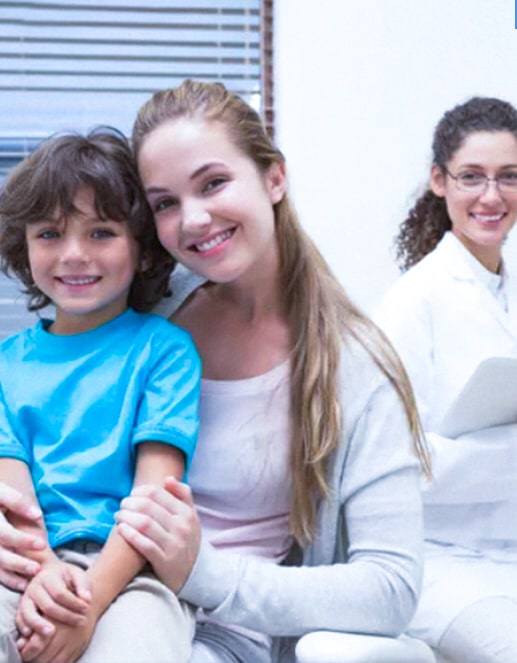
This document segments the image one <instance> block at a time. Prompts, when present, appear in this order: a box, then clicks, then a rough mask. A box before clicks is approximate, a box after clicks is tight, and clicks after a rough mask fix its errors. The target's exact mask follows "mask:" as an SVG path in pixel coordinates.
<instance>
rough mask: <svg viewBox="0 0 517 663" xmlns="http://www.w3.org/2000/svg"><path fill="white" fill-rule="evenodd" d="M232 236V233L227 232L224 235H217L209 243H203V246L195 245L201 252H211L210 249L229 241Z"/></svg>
mask: <svg viewBox="0 0 517 663" xmlns="http://www.w3.org/2000/svg"><path fill="white" fill-rule="evenodd" d="M231 236H232V231H231V230H225V231H224V232H223V233H221V234H220V235H217V237H213V238H212V239H210V240H209V241H208V242H201V244H195V247H196V249H197V250H198V251H200V252H203V251H209V250H210V249H213V248H214V247H215V246H218V245H219V244H222V243H223V242H224V241H225V240H227V239H228V238H229V237H231Z"/></svg>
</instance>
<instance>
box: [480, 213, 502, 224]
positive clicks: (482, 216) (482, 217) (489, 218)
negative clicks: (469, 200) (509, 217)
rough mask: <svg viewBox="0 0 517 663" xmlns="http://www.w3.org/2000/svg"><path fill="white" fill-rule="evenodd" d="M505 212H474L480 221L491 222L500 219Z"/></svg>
mask: <svg viewBox="0 0 517 663" xmlns="http://www.w3.org/2000/svg"><path fill="white" fill-rule="evenodd" d="M503 216H504V214H474V218H475V219H477V220H478V221H484V222H486V223H490V222H492V221H500V220H501V219H502V218H503Z"/></svg>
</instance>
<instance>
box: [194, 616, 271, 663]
mask: <svg viewBox="0 0 517 663" xmlns="http://www.w3.org/2000/svg"><path fill="white" fill-rule="evenodd" d="M251 662H253V663H271V650H270V646H269V645H268V644H266V643H265V642H259V641H256V640H254V639H252V638H249V637H247V636H246V635H244V634H241V633H239V632H236V631H234V630H232V629H230V628H226V627H225V626H223V625H220V624H214V623H211V622H206V623H202V624H198V625H197V627H196V637H195V640H194V644H193V649H192V658H191V659H190V663H251Z"/></svg>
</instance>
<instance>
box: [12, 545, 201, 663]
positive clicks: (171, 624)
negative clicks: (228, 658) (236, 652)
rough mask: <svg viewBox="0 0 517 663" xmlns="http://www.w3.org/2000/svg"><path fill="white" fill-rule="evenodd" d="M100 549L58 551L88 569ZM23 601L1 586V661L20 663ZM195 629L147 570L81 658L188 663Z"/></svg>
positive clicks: (186, 610) (85, 662) (185, 609)
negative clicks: (18, 625) (19, 625)
mask: <svg viewBox="0 0 517 663" xmlns="http://www.w3.org/2000/svg"><path fill="white" fill-rule="evenodd" d="M80 549H82V550H84V552H83V551H80ZM98 550H99V546H97V545H96V544H89V543H84V544H83V543H81V544H76V545H74V550H69V549H64V548H60V549H59V550H58V551H56V552H57V554H58V556H59V557H60V559H62V560H63V561H65V562H69V563H71V564H75V565H76V566H78V567H80V568H83V569H86V568H88V566H89V565H90V564H91V563H92V561H93V559H95V557H96V556H97V554H98ZM19 600H20V594H18V593H17V592H13V591H11V590H9V589H8V588H6V587H2V586H0V663H7V662H8V663H21V659H20V657H19V655H18V653H17V651H16V647H15V644H14V643H15V642H16V638H17V632H16V625H15V617H16V610H17V608H18V603H19ZM194 628H195V619H194V614H193V611H192V610H191V609H190V607H189V606H187V605H186V604H184V603H183V602H181V601H179V600H178V598H177V597H176V596H175V594H173V593H172V592H171V591H170V590H169V589H168V588H167V587H166V586H165V585H163V584H162V583H161V582H160V581H159V580H158V579H157V578H156V577H155V576H154V575H153V574H152V573H150V572H148V571H144V572H142V573H140V574H139V575H138V576H136V577H135V578H134V579H133V580H132V581H131V582H130V583H129V584H128V585H127V587H126V588H125V590H124V591H123V592H121V593H120V594H119V596H118V597H117V598H116V599H115V601H114V602H113V603H112V604H111V606H110V607H109V608H108V610H107V611H106V612H105V613H104V614H103V615H102V617H101V618H100V620H99V622H98V624H97V627H96V629H95V632H94V634H93V638H92V640H91V642H90V645H89V646H88V649H87V650H86V652H85V653H84V654H83V655H82V656H81V658H80V659H79V661H78V663H187V662H188V661H189V659H190V655H191V649H192V639H193V637H194Z"/></svg>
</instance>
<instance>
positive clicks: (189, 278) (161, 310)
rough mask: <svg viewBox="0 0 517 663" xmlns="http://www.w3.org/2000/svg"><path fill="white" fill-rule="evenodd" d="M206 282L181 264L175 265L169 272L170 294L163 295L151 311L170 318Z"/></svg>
mask: <svg viewBox="0 0 517 663" xmlns="http://www.w3.org/2000/svg"><path fill="white" fill-rule="evenodd" d="M203 283H206V279H205V278H204V277H202V276H199V275H198V274H194V273H193V272H191V271H189V270H188V269H187V268H186V267H183V265H179V264H178V265H177V266H176V268H175V269H174V271H173V272H172V274H171V278H170V282H169V286H170V290H171V295H170V296H168V297H164V298H163V299H162V300H161V301H160V302H158V304H157V305H156V306H155V307H154V309H153V313H155V314H156V315H159V316H162V317H164V318H170V316H171V315H173V314H174V313H175V312H176V311H177V310H178V309H179V308H180V307H181V305H182V304H183V303H184V302H185V300H186V299H187V298H188V297H189V296H190V295H191V294H192V293H193V292H194V291H195V290H197V288H199V287H200V286H202V285H203Z"/></svg>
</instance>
